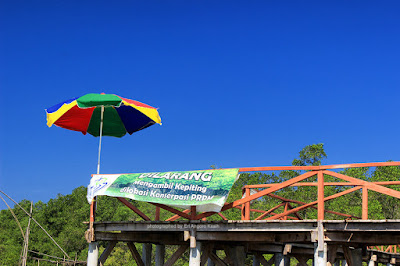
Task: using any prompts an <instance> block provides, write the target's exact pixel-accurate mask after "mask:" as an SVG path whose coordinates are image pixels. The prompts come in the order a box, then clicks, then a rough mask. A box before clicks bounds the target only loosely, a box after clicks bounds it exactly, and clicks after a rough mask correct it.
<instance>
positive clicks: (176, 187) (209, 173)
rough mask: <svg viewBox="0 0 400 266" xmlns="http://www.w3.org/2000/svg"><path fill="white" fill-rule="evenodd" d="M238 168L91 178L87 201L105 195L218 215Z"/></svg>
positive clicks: (236, 175) (235, 177) (94, 176)
mask: <svg viewBox="0 0 400 266" xmlns="http://www.w3.org/2000/svg"><path fill="white" fill-rule="evenodd" d="M238 172H239V169H237V168H236V169H215V170H199V171H176V172H163V173H138V174H113V175H93V177H92V179H91V181H90V185H89V186H88V195H87V198H88V201H89V203H90V202H92V200H93V197H95V196H98V195H107V196H112V197H125V198H130V199H134V200H139V201H146V202H154V203H161V204H166V205H171V206H176V207H182V208H188V207H189V206H197V210H198V211H199V212H205V211H215V212H219V211H220V210H221V208H222V206H223V205H224V203H225V201H226V199H227V197H228V194H229V191H230V189H231V188H232V185H233V183H234V182H235V180H236V179H237V177H238Z"/></svg>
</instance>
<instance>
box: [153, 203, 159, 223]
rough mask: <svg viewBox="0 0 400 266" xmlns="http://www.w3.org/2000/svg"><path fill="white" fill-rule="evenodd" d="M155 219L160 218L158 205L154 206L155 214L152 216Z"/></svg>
mask: <svg viewBox="0 0 400 266" xmlns="http://www.w3.org/2000/svg"><path fill="white" fill-rule="evenodd" d="M154 220H155V221H159V220H160V207H158V206H156V215H155V217H154Z"/></svg>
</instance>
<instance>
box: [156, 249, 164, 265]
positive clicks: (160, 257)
mask: <svg viewBox="0 0 400 266" xmlns="http://www.w3.org/2000/svg"><path fill="white" fill-rule="evenodd" d="M164 257H165V245H156V266H163V265H164Z"/></svg>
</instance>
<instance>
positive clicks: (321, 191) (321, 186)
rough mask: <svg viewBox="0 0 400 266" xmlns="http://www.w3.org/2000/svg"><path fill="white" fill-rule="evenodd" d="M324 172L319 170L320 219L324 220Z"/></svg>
mask: <svg viewBox="0 0 400 266" xmlns="http://www.w3.org/2000/svg"><path fill="white" fill-rule="evenodd" d="M324 198H325V194H324V174H323V173H322V171H318V220H319V221H322V220H324V212H325V202H324Z"/></svg>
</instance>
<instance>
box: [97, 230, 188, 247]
mask: <svg viewBox="0 0 400 266" xmlns="http://www.w3.org/2000/svg"><path fill="white" fill-rule="evenodd" d="M96 238H97V240H99V241H112V240H115V241H130V242H139V243H155V244H164V245H178V244H183V243H185V242H184V241H183V232H177V233H165V232H164V233H163V232H159V233H157V232H151V233H147V232H122V233H113V232H98V233H96Z"/></svg>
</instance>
